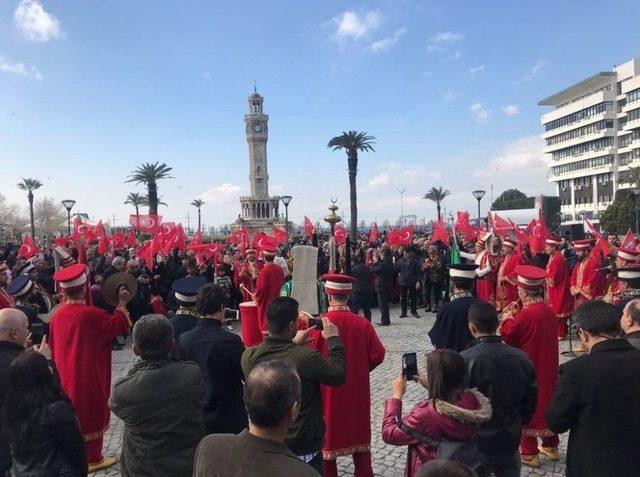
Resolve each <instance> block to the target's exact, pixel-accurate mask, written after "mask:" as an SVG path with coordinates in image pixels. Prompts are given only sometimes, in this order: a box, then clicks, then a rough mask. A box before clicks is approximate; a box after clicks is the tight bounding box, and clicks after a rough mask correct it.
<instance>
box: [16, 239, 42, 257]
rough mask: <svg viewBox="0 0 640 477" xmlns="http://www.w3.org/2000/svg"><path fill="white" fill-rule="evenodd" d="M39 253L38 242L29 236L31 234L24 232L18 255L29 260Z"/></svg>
mask: <svg viewBox="0 0 640 477" xmlns="http://www.w3.org/2000/svg"><path fill="white" fill-rule="evenodd" d="M39 253H40V249H39V248H38V244H36V243H35V241H34V240H33V239H32V238H31V235H29V234H25V236H24V238H23V239H22V245H20V249H19V250H18V257H20V258H24V259H25V260H29V259H30V258H31V257H34V256H35V255H38V254H39Z"/></svg>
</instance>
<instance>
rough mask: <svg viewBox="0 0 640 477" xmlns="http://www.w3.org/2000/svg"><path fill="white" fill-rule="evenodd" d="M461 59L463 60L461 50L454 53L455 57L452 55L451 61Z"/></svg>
mask: <svg viewBox="0 0 640 477" xmlns="http://www.w3.org/2000/svg"><path fill="white" fill-rule="evenodd" d="M459 58H462V52H461V51H460V50H456V51H454V52H453V55H451V59H452V60H457V59H459Z"/></svg>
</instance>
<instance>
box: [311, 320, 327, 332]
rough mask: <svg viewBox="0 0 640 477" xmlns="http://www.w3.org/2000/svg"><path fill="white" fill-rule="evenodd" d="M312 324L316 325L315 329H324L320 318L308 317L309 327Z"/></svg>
mask: <svg viewBox="0 0 640 477" xmlns="http://www.w3.org/2000/svg"><path fill="white" fill-rule="evenodd" d="M312 326H315V327H316V330H322V329H324V328H323V326H322V320H321V319H320V318H309V328H311V327H312Z"/></svg>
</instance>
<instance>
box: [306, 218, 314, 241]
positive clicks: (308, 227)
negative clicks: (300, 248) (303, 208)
mask: <svg viewBox="0 0 640 477" xmlns="http://www.w3.org/2000/svg"><path fill="white" fill-rule="evenodd" d="M315 232H316V229H315V227H314V226H313V223H312V222H311V220H310V219H309V217H307V216H306V215H305V216H304V233H305V234H306V235H307V237H309V238H311V236H312V235H313V234H314V233H315Z"/></svg>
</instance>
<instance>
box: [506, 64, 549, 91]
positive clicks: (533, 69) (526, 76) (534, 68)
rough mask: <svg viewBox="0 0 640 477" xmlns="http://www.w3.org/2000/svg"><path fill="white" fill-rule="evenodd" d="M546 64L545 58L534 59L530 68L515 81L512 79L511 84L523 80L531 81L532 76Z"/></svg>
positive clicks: (516, 83)
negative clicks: (534, 61)
mask: <svg viewBox="0 0 640 477" xmlns="http://www.w3.org/2000/svg"><path fill="white" fill-rule="evenodd" d="M546 66H547V62H546V61H545V60H538V61H536V63H535V64H534V65H533V66H531V68H529V69H528V70H527V72H526V73H525V74H523V75H522V77H521V78H520V79H519V80H516V81H512V82H511V83H512V84H515V85H518V84H520V83H522V82H524V81H531V80H532V79H533V78H535V77H536V76H537V75H538V74H539V73H540V72H541V71H542V70H543V69H544V68H545V67H546Z"/></svg>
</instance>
